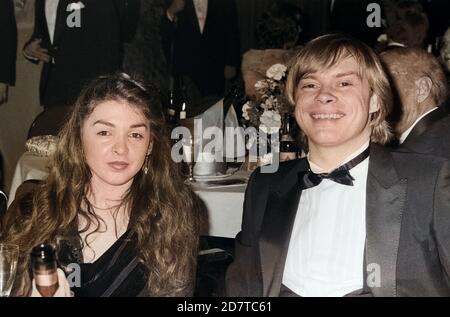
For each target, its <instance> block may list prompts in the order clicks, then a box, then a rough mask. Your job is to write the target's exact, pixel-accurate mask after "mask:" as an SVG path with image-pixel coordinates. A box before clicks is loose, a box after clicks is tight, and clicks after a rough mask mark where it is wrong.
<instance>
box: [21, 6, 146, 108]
mask: <svg viewBox="0 0 450 317" xmlns="http://www.w3.org/2000/svg"><path fill="white" fill-rule="evenodd" d="M138 18H139V0H95V1H78V2H73V1H70V0H36V6H35V25H34V33H33V35H32V37H31V39H30V41H29V42H28V43H27V44H26V45H25V47H24V55H25V57H27V58H28V59H30V60H31V61H32V62H34V63H38V62H43V63H44V67H43V70H42V74H41V80H40V98H41V104H42V105H43V106H44V107H49V108H50V107H64V106H68V105H70V104H72V103H73V102H74V100H75V99H76V97H77V96H78V95H79V93H80V91H81V89H82V88H83V86H84V85H85V84H86V83H87V82H88V81H89V80H91V79H92V78H95V77H97V76H99V75H105V74H111V73H114V72H116V71H118V70H120V69H121V63H122V50H123V47H122V45H123V42H124V41H128V40H130V39H131V38H132V37H133V35H134V32H135V28H136V25H137V21H138Z"/></svg>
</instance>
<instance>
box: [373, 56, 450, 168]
mask: <svg viewBox="0 0 450 317" xmlns="http://www.w3.org/2000/svg"><path fill="white" fill-rule="evenodd" d="M381 58H382V60H383V61H384V63H385V65H386V67H387V69H388V71H389V74H390V76H391V79H392V81H393V84H394V87H395V90H396V93H397V96H398V102H399V104H398V105H397V107H400V113H401V117H400V121H399V122H397V123H396V126H395V131H396V134H397V137H398V139H399V143H400V144H401V146H402V147H403V148H408V149H410V150H412V151H414V152H419V153H425V154H433V155H437V156H443V157H445V158H447V159H450V115H449V114H450V104H449V102H448V100H447V98H448V86H447V81H446V79H445V74H444V70H443V69H442V67H441V65H440V64H439V61H438V60H437V59H436V58H435V57H434V56H433V55H432V54H430V53H427V52H426V51H424V50H421V49H413V48H400V47H398V48H395V49H391V50H389V51H386V52H384V53H382V54H381Z"/></svg>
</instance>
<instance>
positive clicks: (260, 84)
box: [242, 64, 288, 133]
mask: <svg viewBox="0 0 450 317" xmlns="http://www.w3.org/2000/svg"><path fill="white" fill-rule="evenodd" d="M287 71H288V69H287V67H286V66H285V65H283V64H274V65H272V66H271V67H269V69H267V71H266V78H264V79H261V80H259V81H257V82H256V84H255V91H256V95H257V96H256V98H254V99H252V100H249V101H247V102H246V103H245V104H244V105H243V106H242V117H243V118H244V119H245V120H246V123H247V124H248V125H250V126H253V127H255V128H257V129H258V128H259V129H260V130H262V131H263V132H264V133H275V132H277V131H278V130H279V128H280V127H281V117H282V114H283V113H285V112H287V111H288V103H287V100H286V97H285V96H284V89H285V81H286V77H287Z"/></svg>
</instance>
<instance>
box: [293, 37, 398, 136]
mask: <svg viewBox="0 0 450 317" xmlns="http://www.w3.org/2000/svg"><path fill="white" fill-rule="evenodd" d="M347 57H353V58H354V59H355V60H356V62H357V63H358V64H359V66H360V75H361V77H362V78H364V77H365V78H367V80H368V82H369V87H370V90H371V94H374V95H376V96H377V97H378V102H379V110H378V111H377V112H375V113H373V114H371V118H370V120H371V121H370V124H371V125H372V127H373V128H372V135H371V140H372V142H375V143H379V144H386V143H388V142H389V141H390V140H391V139H392V137H393V134H392V132H391V129H390V127H389V124H388V122H387V121H386V118H387V115H388V114H389V112H390V111H391V108H392V91H391V88H390V86H389V81H388V77H387V76H386V73H385V72H384V70H383V67H382V64H381V62H380V60H379V58H378V57H377V55H376V54H375V53H374V52H373V51H372V49H371V48H370V47H368V46H367V45H366V44H364V43H362V42H360V41H359V40H356V39H353V38H351V37H347V36H345V35H341V34H327V35H323V36H321V37H318V38H316V39H314V40H312V41H310V42H309V43H307V44H306V45H305V46H304V47H303V48H302V49H301V50H300V51H299V53H298V54H297V56H296V58H295V62H294V64H293V66H292V68H291V69H290V71H289V76H288V79H287V83H286V94H287V98H288V101H289V102H290V104H291V106H293V107H295V104H296V97H297V88H298V85H299V83H300V80H302V78H303V77H304V76H305V75H307V74H311V73H315V72H317V71H320V70H321V69H324V68H330V67H333V66H334V65H336V64H337V63H339V62H340V61H342V60H343V59H345V58H347Z"/></svg>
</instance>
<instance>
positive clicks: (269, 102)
mask: <svg viewBox="0 0 450 317" xmlns="http://www.w3.org/2000/svg"><path fill="white" fill-rule="evenodd" d="M277 103H278V100H277V98H276V97H274V96H269V97H268V98H267V99H266V101H265V102H264V105H265V106H264V109H265V110H272V109H274V108H275V107H276V106H277Z"/></svg>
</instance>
